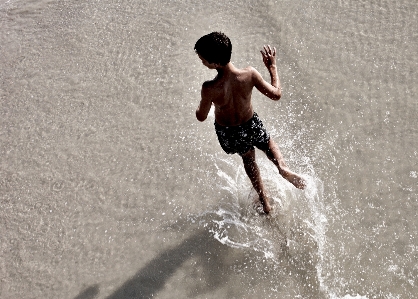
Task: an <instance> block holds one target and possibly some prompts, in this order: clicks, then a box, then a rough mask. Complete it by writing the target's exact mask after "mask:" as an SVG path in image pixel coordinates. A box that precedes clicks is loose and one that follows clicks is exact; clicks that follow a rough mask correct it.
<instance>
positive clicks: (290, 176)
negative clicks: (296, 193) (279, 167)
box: [283, 171, 306, 190]
mask: <svg viewBox="0 0 418 299" xmlns="http://www.w3.org/2000/svg"><path fill="white" fill-rule="evenodd" d="M283 177H284V178H285V179H286V180H288V181H289V182H290V183H292V184H293V186H295V187H296V188H298V189H301V190H303V189H305V187H306V181H305V180H304V179H303V178H302V177H300V176H299V175H297V174H296V173H293V172H290V171H289V172H288V173H287V175H286V176H283Z"/></svg>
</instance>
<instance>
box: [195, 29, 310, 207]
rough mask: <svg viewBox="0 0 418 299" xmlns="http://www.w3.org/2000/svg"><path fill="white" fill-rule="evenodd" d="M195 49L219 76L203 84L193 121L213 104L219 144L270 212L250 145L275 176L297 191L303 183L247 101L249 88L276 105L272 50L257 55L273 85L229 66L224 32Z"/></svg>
mask: <svg viewBox="0 0 418 299" xmlns="http://www.w3.org/2000/svg"><path fill="white" fill-rule="evenodd" d="M194 49H195V51H196V53H197V54H198V55H199V58H200V59H201V60H202V63H203V65H205V66H206V67H207V68H209V69H215V70H216V71H217V72H218V74H217V76H216V77H215V78H214V79H213V80H211V81H206V82H204V83H203V86H202V91H201V97H202V99H201V101H200V104H199V107H198V108H197V110H196V118H197V119H198V120H199V121H204V120H205V119H206V118H207V116H208V113H209V110H210V108H211V106H212V103H213V104H214V106H215V130H216V134H217V136H218V140H219V143H220V145H221V147H222V149H223V150H224V151H225V152H226V153H228V154H234V153H237V154H239V155H240V156H241V157H242V161H243V162H244V168H245V172H246V173H247V175H248V177H249V178H250V180H251V183H252V185H253V187H254V189H255V190H256V192H257V194H258V196H259V200H260V203H261V204H262V205H263V211H264V213H266V214H268V213H269V212H270V210H271V205H270V202H269V199H268V197H267V194H266V191H265V188H264V185H263V182H262V180H261V176H260V170H259V168H258V166H257V163H256V161H255V149H254V146H256V147H257V148H258V149H260V150H262V151H263V152H264V153H265V154H266V155H267V157H268V158H269V159H270V160H271V161H272V162H273V163H274V164H275V165H276V166H277V168H278V170H279V173H280V174H281V175H282V176H283V177H284V178H285V179H286V180H288V181H289V182H290V183H292V184H293V185H294V186H295V187H296V188H299V189H304V188H305V185H306V183H305V181H304V179H303V178H302V177H300V176H299V175H298V174H296V173H294V172H292V171H290V170H289V168H287V166H286V164H285V161H284V159H283V156H282V154H281V152H280V150H279V147H278V146H277V145H276V143H275V142H274V141H273V140H272V139H271V138H270V135H269V134H268V133H267V131H266V129H265V128H264V126H263V123H262V122H261V120H260V119H259V117H258V115H257V113H255V112H254V110H253V106H252V103H251V92H252V90H253V87H255V88H257V89H258V90H259V91H260V92H261V93H262V94H264V95H265V96H267V97H269V98H270V99H272V100H275V101H277V100H279V99H280V97H281V93H282V91H281V87H280V80H279V76H278V75H277V66H276V49H275V48H273V49H271V47H270V46H264V51H261V55H262V56H263V62H264V65H265V66H266V67H267V69H268V71H269V73H270V78H271V84H269V83H268V82H266V81H265V80H264V79H263V78H262V77H261V75H260V73H259V72H258V71H257V70H256V69H254V68H253V67H247V68H245V69H238V68H236V67H235V66H234V65H233V64H232V63H231V62H230V59H231V53H232V45H231V41H230V40H229V38H228V37H227V36H226V35H225V34H223V33H220V32H212V33H210V34H208V35H205V36H203V37H201V38H200V39H199V40H198V41H197V42H196V44H195V48H194Z"/></svg>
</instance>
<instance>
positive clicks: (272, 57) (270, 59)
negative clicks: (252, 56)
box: [260, 45, 276, 69]
mask: <svg viewBox="0 0 418 299" xmlns="http://www.w3.org/2000/svg"><path fill="white" fill-rule="evenodd" d="M264 51H265V52H263V51H260V52H261V55H263V62H264V65H265V66H266V68H268V69H270V67H272V66H275V65H276V48H275V47H273V49H271V47H270V45H267V46H264Z"/></svg>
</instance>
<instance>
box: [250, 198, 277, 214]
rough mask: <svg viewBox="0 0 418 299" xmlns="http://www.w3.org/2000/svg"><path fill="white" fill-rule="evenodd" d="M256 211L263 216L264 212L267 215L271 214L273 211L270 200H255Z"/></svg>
mask: <svg viewBox="0 0 418 299" xmlns="http://www.w3.org/2000/svg"><path fill="white" fill-rule="evenodd" d="M253 207H254V209H255V210H256V211H257V212H259V213H260V214H262V213H261V212H264V213H265V214H267V215H268V214H269V213H270V211H271V210H272V209H273V208H272V207H271V205H270V201H269V199H268V198H265V199H264V198H262V197H260V198H259V199H258V200H255V201H254V203H253Z"/></svg>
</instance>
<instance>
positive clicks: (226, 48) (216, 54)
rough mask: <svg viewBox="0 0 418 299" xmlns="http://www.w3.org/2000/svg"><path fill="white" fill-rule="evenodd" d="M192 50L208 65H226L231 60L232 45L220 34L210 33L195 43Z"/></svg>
mask: <svg viewBox="0 0 418 299" xmlns="http://www.w3.org/2000/svg"><path fill="white" fill-rule="evenodd" d="M194 50H195V51H196V53H197V54H199V55H200V56H202V57H203V58H204V59H206V60H207V61H208V62H209V63H219V64H220V65H227V64H228V62H229V61H230V60H231V53H232V44H231V41H230V40H229V38H228V37H227V36H226V35H225V34H223V33H222V32H212V33H209V34H207V35H205V36H202V37H201V38H200V39H199V40H198V41H197V42H196V44H195V46H194Z"/></svg>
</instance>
